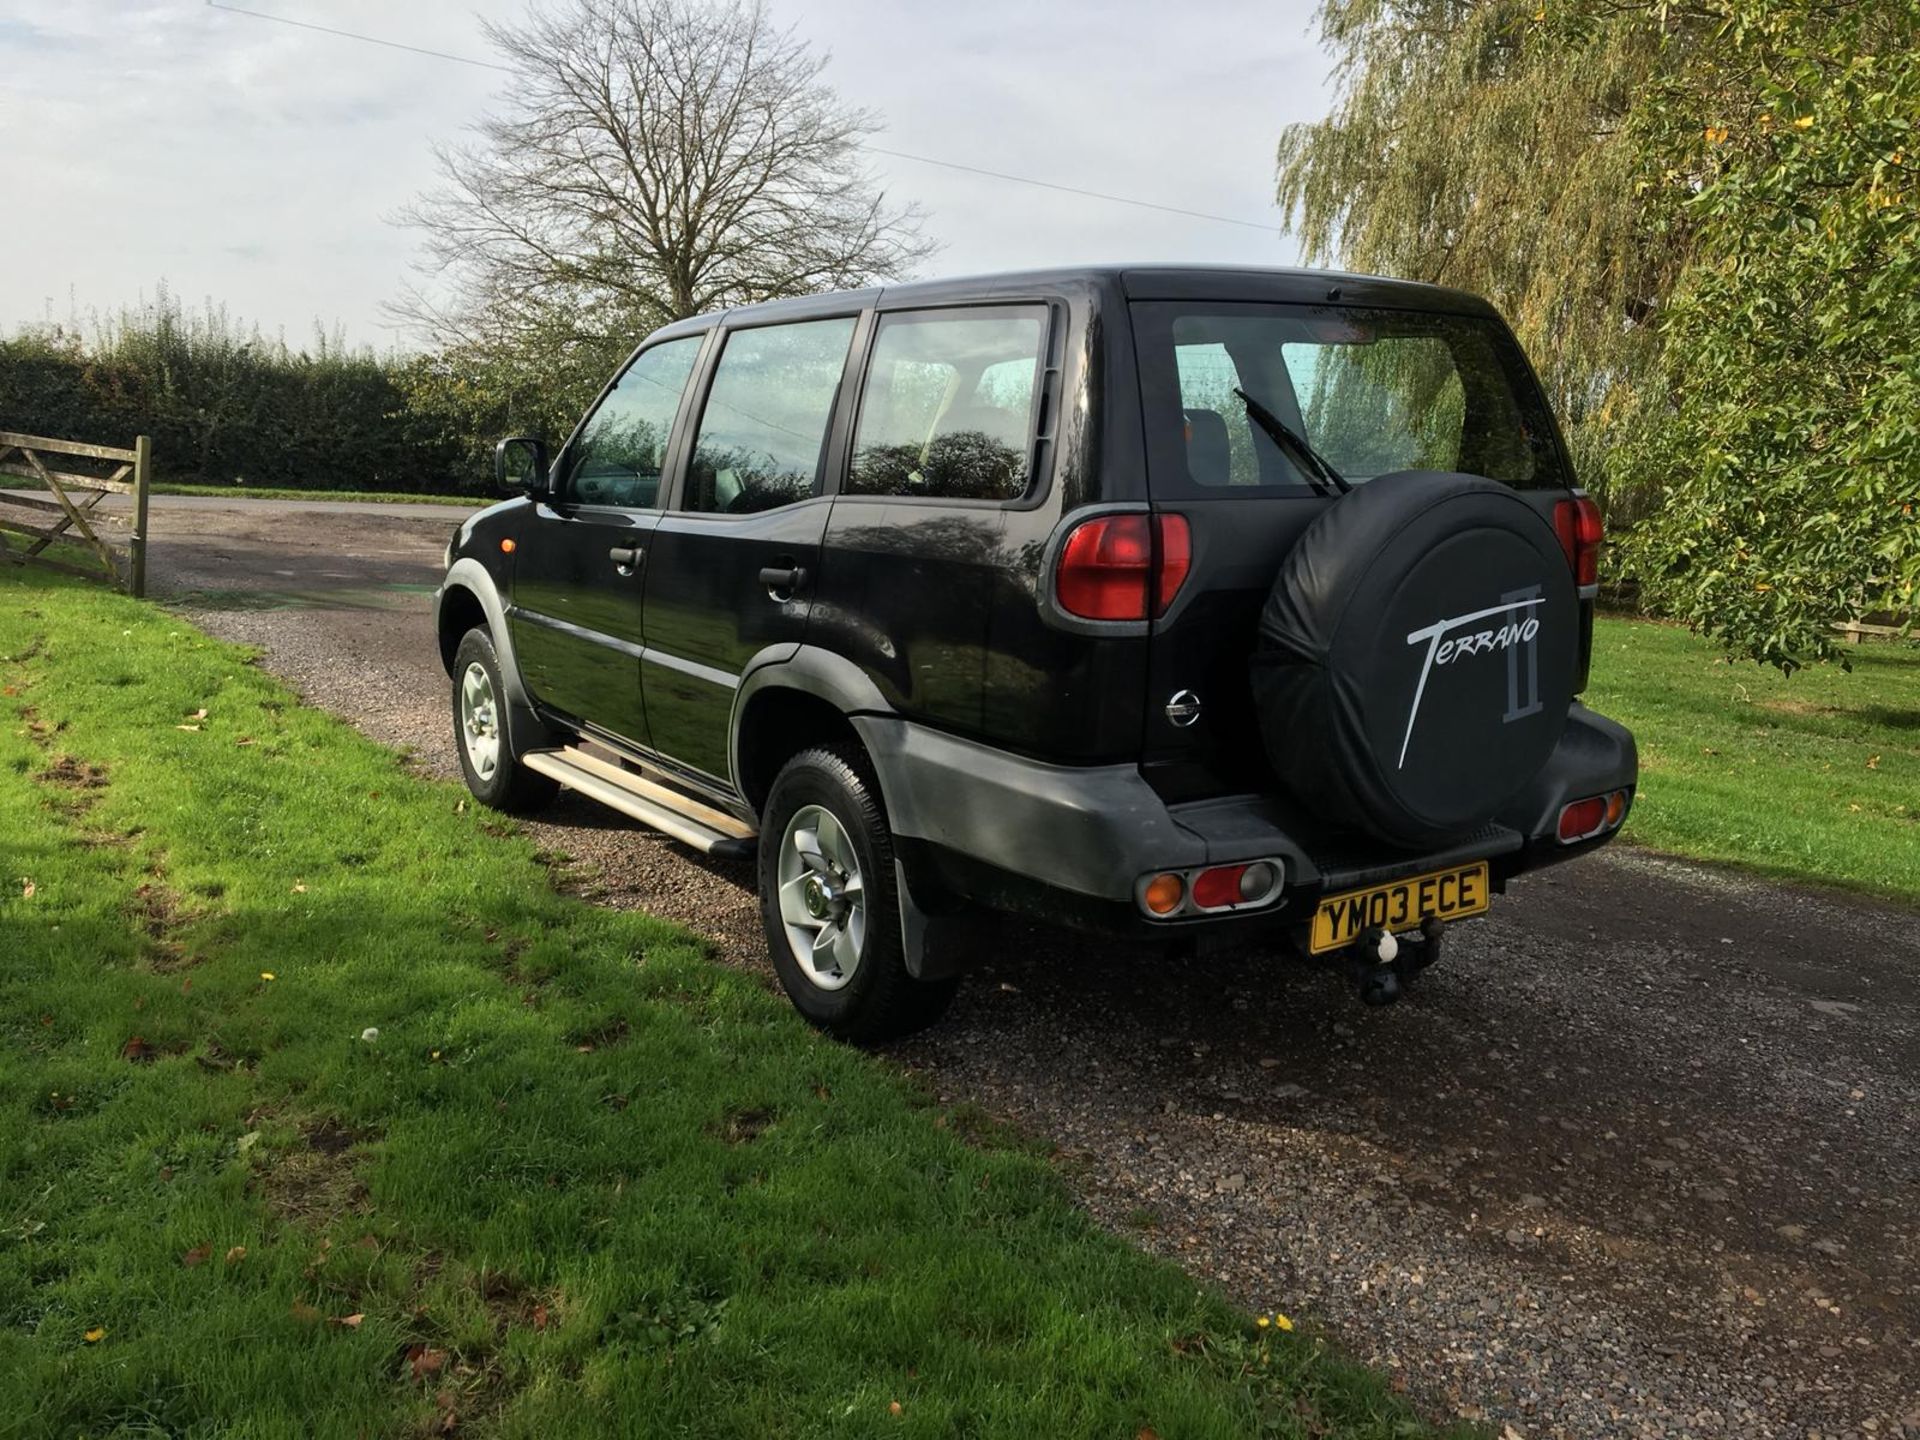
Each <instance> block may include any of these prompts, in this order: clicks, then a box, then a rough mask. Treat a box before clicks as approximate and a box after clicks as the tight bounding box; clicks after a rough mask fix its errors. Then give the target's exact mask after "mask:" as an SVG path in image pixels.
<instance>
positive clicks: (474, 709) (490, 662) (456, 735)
mask: <svg viewBox="0 0 1920 1440" xmlns="http://www.w3.org/2000/svg"><path fill="white" fill-rule="evenodd" d="M506 696H507V687H506V684H505V682H504V680H503V679H502V677H501V674H500V657H499V656H498V655H496V654H495V653H494V649H493V637H492V636H491V635H489V634H488V633H487V632H486V631H485V630H484V629H482V628H480V627H478V626H476V627H475V628H474V629H472V630H469V631H468V632H467V633H466V634H465V635H464V636H463V637H461V640H460V648H459V649H458V650H456V651H455V652H454V656H453V748H454V750H455V751H456V752H457V753H458V754H459V756H460V774H461V776H462V778H464V779H465V780H466V782H467V789H469V790H471V791H472V792H473V797H474V799H476V800H478V801H479V802H480V803H481V804H482V805H487V806H491V807H492V808H493V809H495V810H504V811H506V812H507V813H508V814H511V815H525V814H529V813H531V812H532V811H535V810H539V809H541V808H542V807H544V806H546V805H550V804H552V803H553V799H554V797H555V796H556V795H558V794H559V793H560V782H559V781H557V780H554V779H552V778H551V777H549V776H546V775H540V774H536V773H535V772H534V771H532V770H529V769H527V767H526V766H524V765H522V764H521V763H520V762H519V761H518V760H516V759H515V758H514V754H513V746H512V744H511V743H510V741H509V736H508V734H507V700H506Z"/></svg>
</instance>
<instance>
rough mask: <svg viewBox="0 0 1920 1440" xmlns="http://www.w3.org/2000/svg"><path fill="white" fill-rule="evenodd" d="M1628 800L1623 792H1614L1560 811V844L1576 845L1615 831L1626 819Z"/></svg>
mask: <svg viewBox="0 0 1920 1440" xmlns="http://www.w3.org/2000/svg"><path fill="white" fill-rule="evenodd" d="M1630 798H1631V797H1630V796H1629V795H1628V794H1627V792H1626V791H1624V790H1615V791H1613V792H1612V793H1611V794H1608V795H1593V796H1589V797H1588V798H1587V799H1585V800H1575V801H1574V802H1573V803H1572V804H1571V805H1568V806H1566V807H1565V808H1564V809H1562V810H1561V812H1560V826H1559V831H1560V843H1561V844H1562V845H1577V844H1579V843H1580V842H1581V841H1582V840H1591V839H1592V838H1593V837H1594V836H1596V835H1599V834H1602V833H1604V832H1605V831H1608V830H1615V829H1618V828H1619V825H1620V822H1621V821H1622V820H1624V819H1626V818H1627V804H1628V801H1629V800H1630Z"/></svg>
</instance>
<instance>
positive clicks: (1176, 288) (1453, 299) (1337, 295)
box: [656, 265, 1494, 334]
mask: <svg viewBox="0 0 1920 1440" xmlns="http://www.w3.org/2000/svg"><path fill="white" fill-rule="evenodd" d="M1088 287H1117V288H1118V289H1119V290H1120V291H1121V292H1122V293H1123V294H1124V295H1125V297H1126V298H1127V299H1128V300H1206V301H1225V302H1229V303H1231V302H1235V301H1243V302H1252V303H1260V302H1268V303H1285V304H1296V305H1325V304H1335V303H1337V304H1345V305H1379V306H1384V307H1388V308H1393V309H1401V310H1439V311H1448V312H1451V313H1455V314H1470V315H1490V314H1493V313H1494V311H1493V307H1492V306H1491V305H1489V304H1488V303H1487V302H1486V301H1485V300H1483V299H1482V298H1480V297H1479V296H1477V295H1472V294H1469V293H1468V292H1467V291H1464V290H1451V289H1448V288H1447V287H1445V286H1442V285H1429V284H1426V283H1424V282H1422V281H1418V280H1395V279H1391V278H1388V277H1386V276H1382V275H1360V274H1354V273H1351V272H1348V271H1344V270H1307V269H1283V268H1278V267H1273V268H1269V267H1262V266H1256V265H1068V266H1059V267H1056V268H1053V269H1046V270H1009V271H1002V272H998V273H989V274H983V275H957V276H951V277H941V278H938V279H928V280H908V281H902V282H900V283H898V284H891V285H885V286H876V287H873V288H870V289H865V290H846V291H834V292H830V293H827V294H820V295H803V296H796V297H794V298H793V299H789V300H772V301H768V302H766V303H764V304H760V305H743V306H739V307H737V308H735V309H732V310H726V311H716V312H714V313H712V314H707V315H700V316H695V317H693V318H692V319H688V320H681V321H677V322H675V323H674V324H672V325H670V326H667V327H665V330H664V331H661V332H656V333H657V334H665V333H667V332H669V331H681V330H693V329H705V328H707V327H709V326H711V325H713V324H714V323H715V322H717V321H719V320H721V319H723V318H727V317H732V318H733V319H735V320H736V321H737V320H740V319H744V318H746V317H747V316H749V315H750V316H752V317H753V318H754V319H756V320H757V319H760V318H762V317H764V318H765V319H767V320H773V319H776V318H788V317H791V318H794V319H798V318H800V317H801V316H803V315H805V314H808V313H817V312H831V311H834V310H837V309H842V308H864V307H866V306H868V305H872V304H880V305H883V306H886V307H889V308H891V307H894V306H900V305H926V304H941V303H946V302H958V301H962V300H968V301H979V300H992V299H1005V300H1008V301H1012V300H1016V299H1019V298H1023V297H1031V296H1034V295H1041V294H1047V293H1049V292H1057V291H1060V290H1063V289H1081V288H1088Z"/></svg>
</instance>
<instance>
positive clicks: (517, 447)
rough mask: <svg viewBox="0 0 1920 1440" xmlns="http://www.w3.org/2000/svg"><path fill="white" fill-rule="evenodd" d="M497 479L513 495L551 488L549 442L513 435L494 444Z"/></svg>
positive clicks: (495, 475)
mask: <svg viewBox="0 0 1920 1440" xmlns="http://www.w3.org/2000/svg"><path fill="white" fill-rule="evenodd" d="M493 480H494V483H495V484H496V485H498V486H499V487H500V488H501V489H502V490H504V491H506V493H507V494H509V495H537V494H540V493H542V492H544V491H545V490H546V488H547V442H546V441H544V440H540V439H537V438H536V437H534V436H532V435H509V436H508V437H507V438H506V439H505V440H502V441H501V442H500V443H499V444H498V445H496V446H494V447H493Z"/></svg>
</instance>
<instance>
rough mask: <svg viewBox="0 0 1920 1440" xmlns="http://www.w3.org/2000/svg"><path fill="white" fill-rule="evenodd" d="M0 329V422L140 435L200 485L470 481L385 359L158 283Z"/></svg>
mask: <svg viewBox="0 0 1920 1440" xmlns="http://www.w3.org/2000/svg"><path fill="white" fill-rule="evenodd" d="M90 328H91V332H92V333H91V334H90V335H88V334H86V333H84V332H83V330H82V328H81V327H79V326H73V325H70V326H58V327H41V328H37V329H33V330H29V331H26V332H24V333H22V334H20V335H18V336H16V337H14V338H12V339H9V340H0V429H9V430H17V431H23V432H26V433H28V434H36V435H51V436H55V437H60V438H66V439H79V440H92V441H96V442H99V443H102V444H113V445H125V444H128V443H130V442H131V440H132V438H133V437H134V436H135V435H136V434H147V435H151V436H153V441H154V458H155V468H156V471H157V473H158V475H159V476H160V477H162V478H166V479H170V480H180V481H189V482H199V483H211V484H260V485H281V486H297V487H309V486H312V487H322V488H326V487H338V486H343V485H344V486H349V487H352V488H356V489H375V490H381V489H396V490H418V491H428V492H436V491H437V492H446V491H451V490H461V489H473V488H476V485H477V483H478V482H479V481H480V480H482V479H483V478H484V476H485V472H484V471H482V472H474V473H468V472H463V471H462V470H461V469H460V467H459V466H458V464H457V463H456V459H455V457H456V455H457V453H458V452H457V451H456V450H455V449H454V448H453V447H451V446H450V445H448V444H446V443H444V441H436V439H435V438H434V437H433V436H432V435H431V434H430V433H429V432H427V431H426V430H425V429H424V428H423V427H422V426H421V425H419V424H417V423H416V422H415V420H414V417H413V416H411V415H410V414H409V413H408V412H407V409H406V400H405V396H404V395H403V393H402V391H401V389H400V387H399V386H398V385H397V384H396V378H395V367H394V363H393V362H392V361H390V360H386V359H382V358H380V357H377V356H375V355H373V354H371V353H369V352H366V351H355V350H350V349H348V348H347V347H346V346H345V345H344V344H343V343H342V342H341V341H340V340H339V339H337V338H334V337H329V336H327V335H325V334H320V335H316V337H315V340H314V345H313V347H312V348H311V349H310V350H300V351H295V350H292V349H289V348H288V346H287V345H286V344H285V343H284V342H283V341H279V340H270V339H267V338H265V337H263V336H262V335H260V333H259V332H258V331H256V330H253V329H250V328H248V327H244V326H242V325H240V324H239V323H237V322H236V321H234V320H233V319H232V318H231V317H230V316H229V315H228V314H227V313H226V311H224V310H222V309H217V308H214V307H212V306H208V307H207V308H206V309H204V310H203V311H201V312H199V313H192V312H189V311H187V310H186V309H185V308H184V307H182V306H181V304H180V302H179V301H178V300H177V299H176V298H175V297H174V296H173V295H171V294H170V293H169V292H168V291H167V290H166V288H165V287H164V286H163V287H161V289H160V290H159V293H158V295H157V297H156V298H155V300H154V301H152V302H151V303H150V304H147V305H145V306H142V307H141V308H140V309H138V310H131V311H123V312H121V313H120V314H119V315H117V316H113V317H109V318H106V319H104V320H96V321H95V322H94V324H93V325H92V326H91V327H90Z"/></svg>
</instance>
